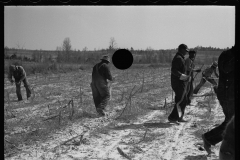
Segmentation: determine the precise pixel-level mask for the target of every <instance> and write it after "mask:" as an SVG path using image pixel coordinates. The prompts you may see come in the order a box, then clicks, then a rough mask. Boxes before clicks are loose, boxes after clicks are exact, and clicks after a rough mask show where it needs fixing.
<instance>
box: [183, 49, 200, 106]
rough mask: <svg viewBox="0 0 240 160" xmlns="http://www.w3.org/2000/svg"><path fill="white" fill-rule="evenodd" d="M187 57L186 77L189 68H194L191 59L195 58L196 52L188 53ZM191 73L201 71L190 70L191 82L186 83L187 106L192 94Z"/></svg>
mask: <svg viewBox="0 0 240 160" xmlns="http://www.w3.org/2000/svg"><path fill="white" fill-rule="evenodd" d="M188 54H189V57H188V58H187V59H186V60H185V65H186V70H187V75H189V73H190V71H191V68H194V67H195V65H194V64H193V58H194V57H195V56H196V51H189V52H188ZM193 72H201V69H192V73H191V75H190V76H191V80H190V82H189V83H188V93H187V105H190V104H191V96H192V94H193V81H194V79H193Z"/></svg>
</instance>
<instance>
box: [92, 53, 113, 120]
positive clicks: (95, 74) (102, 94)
mask: <svg viewBox="0 0 240 160" xmlns="http://www.w3.org/2000/svg"><path fill="white" fill-rule="evenodd" d="M101 60H102V61H101V62H99V63H97V64H96V65H95V66H94V67H93V71H92V83H91V88H92V95H93V100H94V104H95V107H96V110H97V112H98V114H99V115H100V116H104V115H105V114H104V112H103V110H104V109H105V107H106V106H107V103H108V101H109V98H110V92H109V86H108V81H107V80H110V81H112V80H113V78H112V75H111V72H110V69H109V67H108V64H109V63H110V57H109V56H103V58H102V59H101Z"/></svg>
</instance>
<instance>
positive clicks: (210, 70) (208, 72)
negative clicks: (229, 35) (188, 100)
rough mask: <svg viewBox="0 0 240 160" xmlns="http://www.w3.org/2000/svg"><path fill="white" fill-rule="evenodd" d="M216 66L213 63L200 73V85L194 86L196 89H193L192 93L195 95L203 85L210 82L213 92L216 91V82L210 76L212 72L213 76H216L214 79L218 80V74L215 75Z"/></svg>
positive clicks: (215, 63) (216, 64)
mask: <svg viewBox="0 0 240 160" xmlns="http://www.w3.org/2000/svg"><path fill="white" fill-rule="evenodd" d="M217 66H218V63H217V62H216V61H215V62H213V64H212V65H211V66H210V67H207V68H206V69H205V70H204V71H203V72H202V79H201V81H200V83H199V84H198V85H197V86H196V88H195V89H194V91H193V93H194V94H197V93H198V91H199V90H200V88H201V87H202V86H203V85H204V84H205V82H206V81H208V82H210V83H211V84H212V85H213V86H214V87H213V88H214V91H215V92H217V91H216V88H217V82H216V81H215V80H214V79H213V77H212V74H213V72H214V74H215V75H216V77H217V78H218V77H219V76H218V74H217Z"/></svg>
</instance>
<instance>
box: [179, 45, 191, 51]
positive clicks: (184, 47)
mask: <svg viewBox="0 0 240 160" xmlns="http://www.w3.org/2000/svg"><path fill="white" fill-rule="evenodd" d="M178 49H185V50H186V51H187V52H189V49H188V47H187V45H186V44H180V45H179V46H178Z"/></svg>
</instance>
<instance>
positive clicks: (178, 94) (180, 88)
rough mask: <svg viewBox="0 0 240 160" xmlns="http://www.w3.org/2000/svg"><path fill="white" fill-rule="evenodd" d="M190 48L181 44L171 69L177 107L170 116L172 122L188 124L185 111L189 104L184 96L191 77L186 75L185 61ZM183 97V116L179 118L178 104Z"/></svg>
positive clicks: (175, 106)
mask: <svg viewBox="0 0 240 160" xmlns="http://www.w3.org/2000/svg"><path fill="white" fill-rule="evenodd" d="M188 51H189V50H188V47H187V45H185V44H180V45H179V46H178V52H177V53H176V55H175V56H174V58H173V60H172V67H171V86H172V89H173V91H174V92H175V105H174V108H173V110H172V112H171V114H170V115H169V116H168V120H169V121H170V122H177V121H178V122H186V121H185V120H184V119H183V115H184V111H185V108H186V104H187V98H186V95H183V94H184V89H185V87H186V81H187V80H189V77H190V76H187V75H186V67H185V60H184V56H185V55H186V54H187V52H188ZM182 96H184V97H183V100H182V102H181V103H180V104H179V106H180V107H181V111H182V115H181V117H179V114H178V110H177V103H178V102H180V100H181V98H182Z"/></svg>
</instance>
